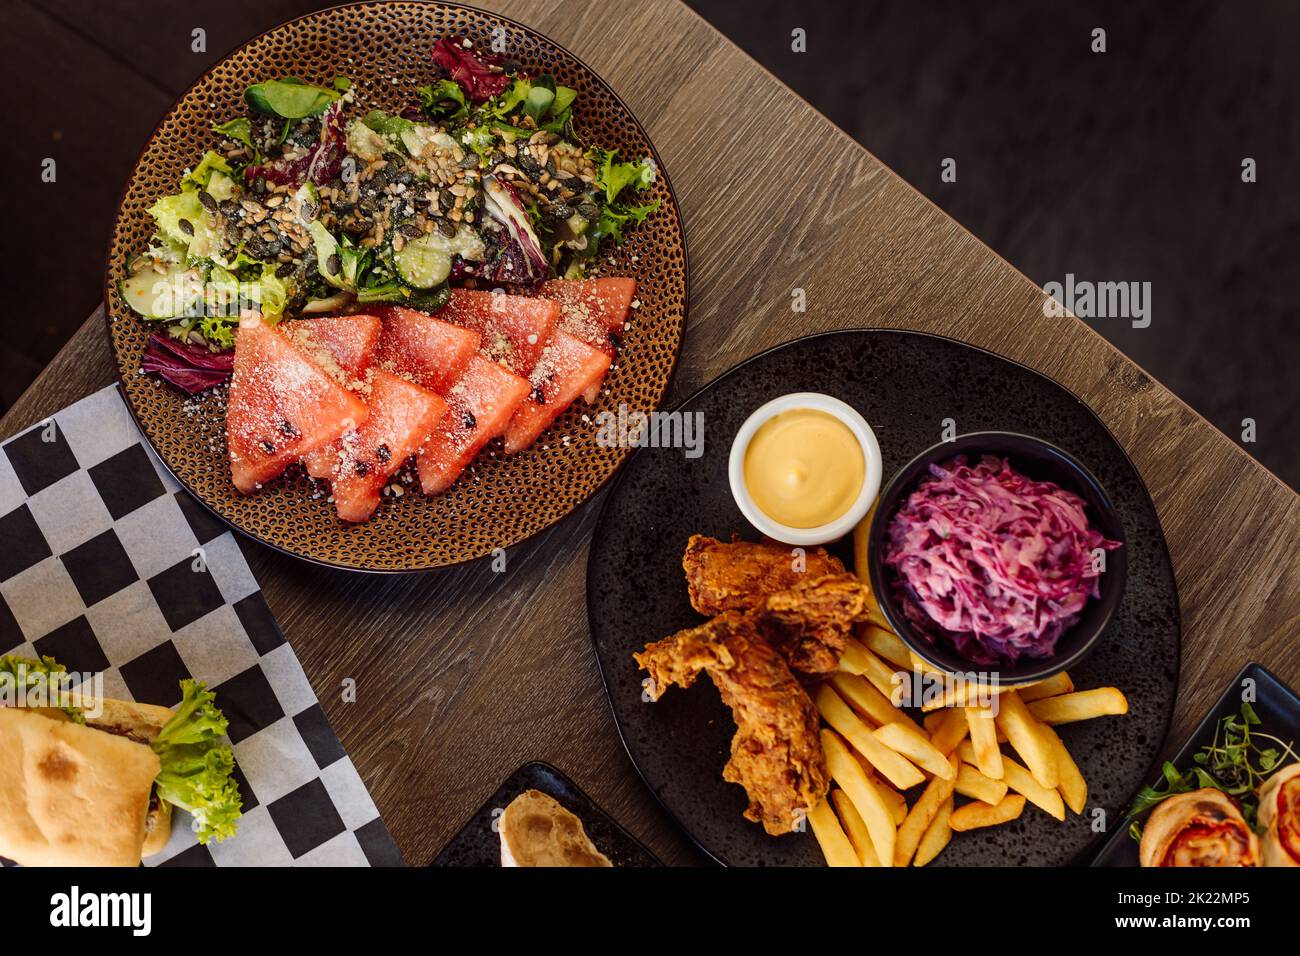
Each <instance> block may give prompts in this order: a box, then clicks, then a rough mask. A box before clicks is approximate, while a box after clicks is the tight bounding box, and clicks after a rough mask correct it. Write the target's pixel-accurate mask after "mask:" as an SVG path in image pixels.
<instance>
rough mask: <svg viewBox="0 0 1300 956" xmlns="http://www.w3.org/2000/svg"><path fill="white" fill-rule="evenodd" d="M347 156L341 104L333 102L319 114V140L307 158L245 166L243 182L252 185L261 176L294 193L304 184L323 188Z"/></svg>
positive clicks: (301, 157)
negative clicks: (309, 183)
mask: <svg viewBox="0 0 1300 956" xmlns="http://www.w3.org/2000/svg"><path fill="white" fill-rule="evenodd" d="M346 154H347V134H346V131H345V130H344V128H343V104H342V103H340V102H335V103H331V104H330V106H329V108H328V109H326V110H325V112H324V113H322V114H321V124H320V139H319V140H318V141H317V143H316V145H315V146H313V147H312V148H311V149H310V150H308V151H307V153H306V154H304V155H303V156H300V157H299V158H297V159H295V160H292V161H286V160H284V159H277V160H275V161H274V162H270V163H265V164H263V165H261V166H247V167H245V169H244V178H245V179H247V180H248V181H249V182H252V181H253V180H255V179H257V177H259V176H262V177H264V178H265V179H266V181H267V182H268V183H274V184H275V185H277V186H289V187H290V188H293V189H297V188H298V187H299V186H301V185H302V184H303V183H305V182H312V183H315V184H316V185H317V186H324V185H325V184H326V183H328V182H330V180H332V179H333V178H334V177H335V176H337V175H338V174H339V167H340V166H341V165H342V163H343V157H344V156H345V155H346Z"/></svg>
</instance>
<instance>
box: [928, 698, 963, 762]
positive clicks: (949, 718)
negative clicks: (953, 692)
mask: <svg viewBox="0 0 1300 956" xmlns="http://www.w3.org/2000/svg"><path fill="white" fill-rule="evenodd" d="M940 713H941V714H942V716H940V718H939V720H938V721H936V723H935V726H934V729H932V730H930V743H932V744H934V749H935V750H937V751H939V753H941V754H943V755H944V756H945V757H946V756H948V754H950V753H952V752H953V751H954V750H956V749H957V745H958V744H959V743H961V742H962V741H963V740H965V739H966V734H967V733H969V731H970V724H969V722H968V721H967V720H966V712H965V711H964V710H961V709H959V708H956V707H953V708H951V709H949V710H945V711H942V712H940ZM929 727H930V725H929V723H928V722H927V723H926V728H927V729H929Z"/></svg>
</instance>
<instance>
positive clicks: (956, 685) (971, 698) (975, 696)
mask: <svg viewBox="0 0 1300 956" xmlns="http://www.w3.org/2000/svg"><path fill="white" fill-rule="evenodd" d="M998 693H999V690H998V688H996V687H990V686H988V685H985V684H980V683H978V682H976V681H969V680H959V681H954V682H953V683H952V685H951V686H948V687H945V688H944V691H943V693H942V694H933V695H927V696H926V699H925V700H924V701H922V702H921V710H923V711H925V712H926V713H929V712H930V711H932V710H942V709H943V708H945V707H979V706H982V704H983V702H984V701H985V700H986V699H987V698H989V697H991V696H997V694H998Z"/></svg>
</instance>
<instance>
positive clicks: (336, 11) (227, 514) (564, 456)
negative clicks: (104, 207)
mask: <svg viewBox="0 0 1300 956" xmlns="http://www.w3.org/2000/svg"><path fill="white" fill-rule="evenodd" d="M494 31H502V32H500V33H498V34H495V35H497V36H501V37H504V41H505V47H506V52H507V54H508V55H509V56H511V57H512V58H514V59H517V60H519V61H520V63H522V65H523V68H524V69H526V70H528V71H530V72H533V73H534V74H537V73H552V74H554V75H555V77H556V79H557V81H558V82H560V83H562V84H564V85H566V86H570V87H573V88H575V89H576V90H577V91H578V95H579V100H578V106H577V108H576V110H575V121H576V124H577V127H578V131H579V134H580V135H581V136H583V137H584V138H585V139H588V140H590V141H591V142H594V143H599V144H600V145H602V146H603V147H605V148H616V149H617V150H618V151H619V154H620V155H621V156H626V157H644V156H649V157H652V158H653V159H654V161H655V163H656V164H657V165H658V167H659V170H660V172H661V175H660V176H659V177H658V178H657V180H656V181H655V183H654V184H653V186H652V187H651V189H650V190H649V191H648V193H647V196H648V197H654V198H657V199H659V200H661V201H662V204H661V206H660V208H659V210H658V211H657V212H656V213H655V214H654V215H652V216H651V217H650V218H649V219H647V220H646V222H645V223H644V224H642V225H641V226H638V227H637V228H635V229H632V230H629V231H628V233H627V234H626V235H627V238H626V240H625V241H624V243H623V244H622V245H621V246H618V247H617V249H615V250H613V252H612V255H613V256H614V262H613V263H612V264H610V265H608V266H607V268H606V269H605V274H608V275H624V276H632V277H634V278H635V279H636V280H637V287H638V288H637V298H638V299H639V300H640V306H639V308H638V309H637V311H636V312H635V313H633V318H632V321H631V327H630V328H629V329H628V330H627V333H626V336H625V338H624V343H623V349H622V351H621V352H620V354H619V358H618V360H617V361H616V362H615V363H614V366H613V367H612V368H611V370H610V373H609V375H608V377H607V378H606V381H605V389H604V393H603V394H602V395H601V397H600V398H599V400H598V401H597V402H596V403H595V404H594V405H593V406H589V407H586V406H584V407H582V408H580V409H570V410H569V411H568V412H566V413H565V415H564V416H562V417H561V418H560V419H559V420H558V421H557V422H556V423H555V425H553V426H552V427H551V428H550V429H549V430H548V431H547V432H546V433H544V434H543V435H542V437H541V438H540V439H538V441H537V442H536V443H535V444H534V445H533V447H531V448H529V449H528V450H526V451H524V452H521V453H519V454H516V455H512V456H509V457H506V456H504V455H502V454H500V451H499V449H498V450H497V453H496V454H495V455H494V454H492V453H491V451H492V449H493V447H494V446H493V445H490V446H489V447H488V449H487V450H485V451H484V452H483V453H482V454H480V456H479V459H478V460H477V461H476V462H475V463H474V464H473V465H471V467H470V468H469V469H467V470H466V472H465V473H464V474H463V475H462V476H461V478H460V480H459V481H457V482H456V484H455V485H454V486H453V487H452V488H451V489H450V490H448V491H446V492H444V493H443V494H442V495H439V496H437V497H435V498H427V497H425V496H424V495H422V494H420V493H419V492H418V490H415V491H413V493H411V494H406V495H404V496H402V497H400V498H390V499H386V500H385V501H384V502H383V504H382V505H381V506H380V509H379V511H378V512H376V514H375V516H374V517H373V518H371V520H370V521H368V522H366V523H365V524H362V525H355V526H353V525H347V524H344V523H343V522H341V521H340V520H339V519H338V517H337V516H336V515H335V512H334V508H333V505H332V504H331V503H330V502H329V501H328V499H327V498H326V496H324V495H322V494H320V493H319V492H317V493H316V495H315V496H313V488H312V485H311V484H310V482H309V480H308V479H307V478H306V477H305V476H304V475H302V474H301V473H300V472H299V471H298V469H296V468H295V469H292V470H291V471H292V472H294V473H291V474H290V475H287V476H286V477H284V478H282V479H279V480H277V481H276V482H275V483H274V484H272V485H271V486H269V487H268V488H266V489H265V490H264V491H262V492H261V493H260V494H258V495H255V496H252V497H244V496H243V495H240V494H239V493H238V492H237V491H236V490H235V488H234V486H233V485H232V484H231V482H230V474H229V468H228V466H227V463H226V457H225V444H224V426H223V422H224V404H223V403H224V395H223V394H222V392H221V390H220V389H218V390H215V391H214V392H211V393H209V395H208V397H207V398H206V399H205V400H204V401H203V402H202V403H201V404H199V405H198V406H197V407H198V411H195V404H196V403H194V402H192V401H187V400H186V396H184V395H183V394H181V393H180V392H178V391H176V390H174V389H173V388H171V387H170V386H168V385H166V384H164V383H161V382H159V381H158V380H157V379H156V378H155V377H153V376H146V375H142V374H141V373H140V370H139V369H140V358H141V355H142V354H143V351H144V347H145V342H146V340H147V338H148V335H149V332H150V331H151V330H150V328H149V326H148V325H147V324H146V323H145V322H144V321H142V320H140V319H138V318H136V317H135V316H134V315H133V314H132V313H131V312H130V311H129V310H128V309H127V307H126V306H125V304H124V303H123V301H122V298H121V296H120V294H119V292H118V280H119V279H121V278H122V277H123V275H124V270H125V268H126V263H127V262H128V261H129V260H130V258H131V256H133V255H134V254H136V253H138V252H140V251H142V250H143V249H144V248H145V246H146V245H147V243H148V240H149V237H150V236H151V235H152V233H153V220H152V219H151V218H150V217H149V215H148V214H147V213H146V211H145V210H146V209H147V208H148V207H149V205H150V204H151V203H153V202H154V200H155V199H157V198H158V197H159V196H161V195H165V194H168V193H171V192H173V191H175V189H176V184H177V183H178V181H179V179H180V177H181V175H182V174H183V172H184V171H185V170H186V169H187V168H188V167H190V166H192V165H193V164H194V163H195V162H196V161H197V159H198V158H199V157H201V156H202V155H203V150H204V149H206V148H208V147H210V146H212V145H214V143H215V141H216V140H215V136H214V134H213V133H211V132H210V129H211V127H212V124H213V123H220V122H224V121H225V120H227V119H229V118H230V117H231V116H235V115H242V114H243V113H244V106H243V102H242V95H243V92H244V89H245V87H247V86H248V85H249V84H251V83H255V82H258V81H260V80H263V79H267V78H272V77H280V76H291V75H292V76H300V77H302V78H303V79H304V80H306V81H307V82H309V83H324V84H326V85H328V83H329V81H330V79H331V78H332V77H333V76H334V75H335V74H340V73H341V74H345V75H347V76H349V77H351V78H352V80H353V83H354V88H355V89H356V91H357V96H358V99H359V100H361V101H362V102H363V103H365V105H366V108H371V107H374V108H379V109H386V110H397V109H400V108H402V107H405V106H407V105H409V103H410V102H411V101H412V100H413V99H414V88H415V87H416V86H418V85H421V84H424V83H428V82H430V81H431V80H432V79H433V78H434V73H433V70H434V68H433V63H432V61H431V60H430V57H429V51H430V48H431V47H432V45H433V42H434V40H436V39H437V38H439V37H441V36H447V35H457V34H463V35H465V36H468V37H470V38H471V39H472V40H474V41H475V43H476V44H478V45H481V46H488V45H490V43H491V41H492V39H493V37H494ZM393 77H398V78H399V80H400V81H401V82H400V84H399V85H394V83H393V79H392V78H393ZM662 171H663V164H662V163H661V162H660V161H659V157H658V154H657V153H656V152H655V149H654V146H653V145H652V144H651V142H650V139H649V138H648V137H647V136H646V133H645V130H644V129H642V128H641V124H640V123H638V122H637V120H636V117H634V116H633V115H632V113H631V111H630V110H629V109H628V108H627V106H626V105H624V103H623V102H622V100H620V99H619V98H618V96H617V95H616V94H615V93H614V92H613V90H611V89H610V88H609V87H608V86H607V85H606V84H605V82H604V81H603V80H601V79H600V77H598V76H597V75H596V74H595V73H594V72H592V70H591V69H590V68H589V67H588V66H587V65H586V64H584V63H583V62H582V61H581V60H579V59H578V58H577V57H576V56H574V55H573V54H572V53H570V52H569V51H568V50H566V49H564V48H563V47H561V46H559V45H558V44H556V43H554V42H553V41H551V40H548V39H547V38H546V37H544V36H542V35H541V34H540V33H537V32H536V31H534V30H531V29H529V28H528V27H526V26H523V25H522V24H519V23H516V22H514V21H512V20H509V19H506V18H505V17H501V16H497V15H495V14H491V13H486V12H483V11H480V10H475V9H472V8H469V7H461V6H452V5H448V4H441V3H425V2H393V3H363V4H352V5H349V6H341V7H335V8H332V9H329V10H324V11H321V12H319V13H314V14H311V15H309V16H305V17H302V18H300V19H298V20H292V21H290V22H289V23H286V24H284V25H282V26H279V27H276V28H275V29H274V30H271V31H269V32H267V33H264V34H262V35H261V36H259V37H257V38H256V39H254V40H250V41H249V42H248V43H246V44H244V45H243V46H242V47H240V48H239V49H237V50H236V51H235V52H234V53H232V54H230V55H229V56H227V57H226V58H225V59H223V60H222V61H221V62H220V63H218V64H217V65H216V66H214V67H213V68H212V69H211V70H209V71H208V72H207V73H205V74H204V75H203V76H202V77H201V78H200V79H199V81H198V82H197V83H195V84H194V86H192V87H191V88H190V89H189V91H188V92H187V93H185V95H184V96H182V97H181V99H180V100H179V101H178V102H177V103H176V104H175V105H174V106H173V107H172V109H171V111H170V112H168V114H167V115H166V116H165V117H164V118H163V120H162V122H161V123H159V125H158V128H157V129H156V130H155V131H154V134H153V136H152V137H151V138H150V140H149V142H148V143H147V144H146V146H145V148H144V151H143V152H142V153H141V155H140V158H139V160H137V162H136V165H135V169H134V171H133V172H132V173H131V178H130V179H129V180H128V182H127V184H126V188H125V190H124V192H123V196H122V201H121V205H120V209H119V212H118V215H117V220H116V222H115V223H114V227H113V235H112V239H111V241H110V244H109V251H108V264H107V272H106V277H105V289H104V297H105V303H106V311H107V316H108V330H109V335H110V337H111V339H112V343H113V351H114V354H115V356H116V359H117V364H118V368H119V371H120V375H121V380H122V390H123V393H124V395H125V396H126V400H127V405H128V406H129V407H130V409H131V411H132V413H133V414H134V415H135V418H136V421H137V422H138V423H139V425H140V428H141V430H142V431H143V432H144V435H145V437H146V438H147V439H148V441H149V443H150V444H151V445H152V446H153V448H154V450H155V451H156V452H157V453H158V456H159V457H160V458H161V459H162V461H163V462H164V463H165V464H166V466H167V468H168V469H169V470H170V471H171V472H172V473H173V474H174V475H175V476H176V478H177V479H178V480H179V481H180V482H181V483H182V484H183V485H184V486H185V487H186V488H187V489H189V491H190V492H191V493H193V494H194V496H195V497H197V498H198V499H199V501H201V502H202V503H203V504H204V505H206V506H207V507H208V508H210V509H211V510H212V511H213V512H215V513H216V514H217V515H218V516H219V517H220V518H222V519H223V520H225V521H226V522H228V523H229V524H231V525H232V526H234V527H235V528H236V529H238V530H239V531H242V532H244V533H245V534H247V535H249V536H251V537H253V538H256V539H257V540H259V541H261V542H263V543H265V544H267V545H270V546H271V547H274V548H278V549H280V550H282V551H286V552H288V553H290V554H293V555H297V556H299V557H302V558H306V559H308V560H311V561H316V562H320V563H322V564H328V565H332V566H335V567H341V568H350V569H356V570H366V571H417V570H425V569H429V568H437V567H444V566H447V565H451V564H458V563H460V562H463V561H469V560H472V559H474V558H479V557H483V556H485V555H487V554H490V553H491V552H492V551H493V550H494V549H496V548H508V547H510V546H511V545H514V544H518V543H519V542H521V541H523V540H525V539H527V538H529V537H531V536H532V535H534V534H536V533H537V532H539V531H541V530H542V529H544V528H546V527H548V526H549V525H551V524H554V523H555V522H556V521H559V520H560V519H561V518H563V517H564V516H565V515H567V514H568V513H569V512H571V511H573V510H574V509H575V508H577V507H578V506H579V505H581V504H582V503H583V502H584V501H586V500H587V499H588V498H590V497H591V495H592V494H594V493H595V492H596V491H597V489H599V488H600V486H601V485H603V484H604V483H605V481H607V480H608V479H609V478H610V477H611V476H612V475H613V474H614V472H615V471H616V470H617V468H618V466H619V465H620V464H621V463H622V461H623V459H624V458H625V457H626V456H627V454H628V449H627V448H621V447H615V448H610V447H602V446H601V445H599V444H597V442H596V429H595V426H594V424H593V423H594V421H595V416H596V415H597V414H598V413H599V412H600V411H601V410H602V409H610V410H614V409H617V408H618V407H619V406H620V405H626V406H627V407H628V408H629V409H632V410H640V411H647V412H648V411H650V410H652V409H654V408H656V407H658V404H659V402H660V400H661V399H662V397H663V395H664V392H665V390H666V389H667V387H668V381H669V378H670V377H671V375H672V371H673V366H674V364H675V363H676V359H677V352H678V348H679V346H680V345H681V339H682V331H683V328H684V326H685V324H686V302H687V275H686V272H687V265H686V236H685V232H684V229H683V226H682V217H681V212H680V210H679V209H678V207H677V202H676V200H675V198H674V197H673V192H672V187H671V185H670V183H669V181H668V177H667V175H663V174H662ZM647 201H648V199H647ZM579 404H581V403H579ZM584 415H585V416H587V418H588V419H589V421H584V420H583V416H584Z"/></svg>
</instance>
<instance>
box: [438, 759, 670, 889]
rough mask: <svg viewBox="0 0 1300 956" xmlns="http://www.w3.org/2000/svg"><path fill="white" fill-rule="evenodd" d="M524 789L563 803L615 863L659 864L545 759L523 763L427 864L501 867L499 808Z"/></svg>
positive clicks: (501, 808)
mask: <svg viewBox="0 0 1300 956" xmlns="http://www.w3.org/2000/svg"><path fill="white" fill-rule="evenodd" d="M525 790H540V791H541V792H542V793H545V794H547V795H549V796H552V797H554V798H555V799H556V800H558V801H559V802H560V803H561V804H563V805H564V808H565V809H566V810H568V811H569V812H570V813H572V814H574V815H575V816H576V817H577V818H578V819H579V820H581V821H582V826H583V828H584V829H585V830H586V831H587V836H589V837H591V842H592V843H594V844H596V848H597V849H598V850H600V852H602V853H604V854H605V855H606V856H607V857H609V859H610V862H611V863H613V864H614V865H615V866H661V865H662V864H661V863H660V862H659V860H658V859H657V858H656V857H655V855H654V854H653V853H651V852H650V851H649V850H647V849H646V848H645V847H644V846H643V845H642V844H641V842H640V841H639V840H638V839H637V838H636V837H634V836H632V834H630V833H628V832H627V831H626V830H624V829H623V828H622V827H621V826H619V825H618V824H617V823H615V822H614V820H613V819H612V818H611V817H610V816H609V814H607V813H606V812H605V811H604V810H602V809H601V808H600V807H598V806H596V804H594V803H592V802H591V798H590V797H588V796H587V795H586V794H585V793H583V792H582V791H581V790H579V789H578V786H577V784H575V783H574V782H573V781H572V780H570V779H569V778H568V777H566V776H565V775H564V774H562V773H560V771H558V770H556V769H555V768H554V767H552V766H551V765H550V764H547V763H530V764H525V765H524V766H522V767H520V768H519V769H518V770H516V771H515V772H514V773H512V774H511V775H510V779H509V780H507V781H506V782H505V783H503V784H501V787H500V789H498V790H497V792H496V793H494V794H493V795H492V796H491V798H490V799H489V800H488V802H487V803H485V804H483V806H481V807H479V809H478V812H477V813H475V814H474V816H472V817H470V818H469V821H468V822H467V823H466V824H465V825H464V826H463V827H461V828H460V832H459V833H457V834H456V835H455V836H454V837H452V838H451V842H450V843H448V844H447V845H446V846H445V847H443V848H442V852H440V853H439V854H438V855H437V856H436V857H435V858H434V860H433V862H432V863H430V864H429V865H430V866H500V865H501V838H500V837H499V836H498V835H497V832H496V830H494V829H493V828H492V827H493V824H494V823H495V822H496V818H497V816H498V815H499V813H500V811H501V810H504V809H505V808H506V806H507V805H508V804H509V803H510V801H511V800H513V799H514V798H515V797H517V796H519V795H520V794H521V793H523V792H524V791H525Z"/></svg>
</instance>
